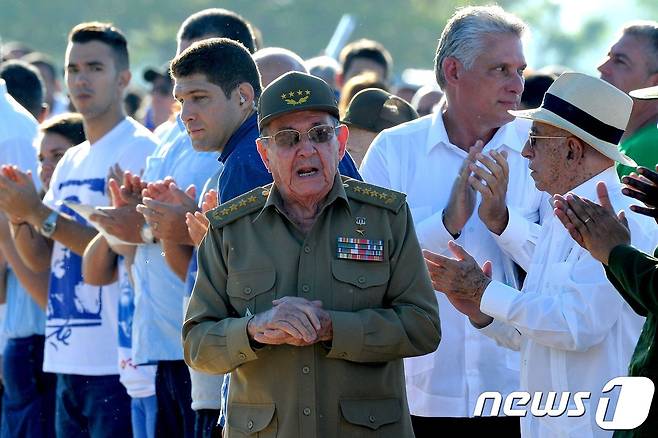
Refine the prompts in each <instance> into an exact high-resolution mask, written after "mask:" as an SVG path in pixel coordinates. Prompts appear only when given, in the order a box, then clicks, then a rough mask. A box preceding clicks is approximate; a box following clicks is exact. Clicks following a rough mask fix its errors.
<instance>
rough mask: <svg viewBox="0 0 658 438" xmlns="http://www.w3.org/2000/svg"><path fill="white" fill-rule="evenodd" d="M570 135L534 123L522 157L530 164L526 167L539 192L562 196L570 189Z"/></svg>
mask: <svg viewBox="0 0 658 438" xmlns="http://www.w3.org/2000/svg"><path fill="white" fill-rule="evenodd" d="M569 137H571V134H570V133H569V132H567V131H565V130H563V129H560V128H556V127H554V126H551V125H548V124H546V123H539V122H534V123H533V124H532V129H531V130H530V138H529V139H528V141H527V142H526V144H525V146H524V147H523V150H522V151H521V155H523V156H524V157H525V158H527V159H528V160H530V165H529V166H528V167H529V168H530V170H531V171H532V173H531V174H530V175H531V176H532V179H534V180H535V186H536V187H537V189H538V190H541V191H543V192H547V193H549V194H551V195H554V194H560V195H563V194H565V193H566V192H567V191H569V190H571V189H573V187H571V185H570V181H571V179H572V175H571V174H570V172H571V169H570V167H569V166H568V164H569V160H568V158H569V147H568V145H567V140H568V139H569Z"/></svg>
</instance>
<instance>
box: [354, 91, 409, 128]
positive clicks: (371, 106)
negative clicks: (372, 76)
mask: <svg viewBox="0 0 658 438" xmlns="http://www.w3.org/2000/svg"><path fill="white" fill-rule="evenodd" d="M417 118H418V113H417V112H416V110H415V109H413V107H412V106H411V105H409V104H408V103H407V102H405V101H404V100H403V99H401V98H399V97H398V96H395V95H393V94H391V93H388V92H386V91H384V90H381V89H379V88H366V89H365V90H361V91H359V92H358V93H356V94H355V95H354V97H353V98H352V100H351V101H350V104H349V105H348V106H347V111H346V112H345V117H344V118H343V120H342V121H343V122H344V123H345V124H347V125H348V126H352V125H353V126H355V127H357V128H361V129H365V130H367V131H372V132H380V131H382V130H384V129H387V128H392V127H393V126H396V125H399V124H400V123H405V122H409V121H411V120H414V119H417Z"/></svg>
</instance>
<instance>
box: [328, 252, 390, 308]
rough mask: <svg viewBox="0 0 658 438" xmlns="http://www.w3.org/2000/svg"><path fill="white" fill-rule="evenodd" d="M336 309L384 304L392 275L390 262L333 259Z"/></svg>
mask: <svg viewBox="0 0 658 438" xmlns="http://www.w3.org/2000/svg"><path fill="white" fill-rule="evenodd" d="M331 273H332V275H333V277H334V288H333V289H334V290H333V292H334V305H335V306H336V307H335V310H360V309H365V308H372V307H382V303H383V301H384V295H385V294H386V289H387V288H388V281H389V278H390V275H391V273H390V265H389V263H388V262H365V261H358V260H332V263H331Z"/></svg>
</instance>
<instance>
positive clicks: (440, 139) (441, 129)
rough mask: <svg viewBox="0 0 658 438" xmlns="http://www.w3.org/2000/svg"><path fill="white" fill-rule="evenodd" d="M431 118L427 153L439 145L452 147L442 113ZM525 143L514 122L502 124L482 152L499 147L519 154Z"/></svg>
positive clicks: (437, 113)
mask: <svg viewBox="0 0 658 438" xmlns="http://www.w3.org/2000/svg"><path fill="white" fill-rule="evenodd" d="M431 118H432V122H431V125H430V129H429V133H428V135H427V143H426V145H425V148H426V151H427V153H429V152H430V151H431V150H432V149H434V147H436V146H438V145H439V144H441V143H443V144H444V145H452V146H454V145H453V144H452V143H451V142H450V139H449V138H448V131H446V127H445V123H444V122H443V112H442V111H437V112H435V113H433V114H432V116H431ZM525 141H526V139H525V138H522V136H521V135H520V133H519V130H518V129H516V126H515V123H514V121H512V122H509V123H506V124H504V125H503V126H501V127H500V128H498V130H496V133H495V134H494V136H493V137H492V138H491V140H489V143H487V144H486V145H485V146H484V151H488V150H490V149H497V148H499V147H501V146H507V147H508V148H510V149H513V150H515V151H517V152H519V153H520V152H521V149H523V145H524V144H525ZM454 147H456V146H454ZM460 150H461V149H460ZM464 153H466V152H464Z"/></svg>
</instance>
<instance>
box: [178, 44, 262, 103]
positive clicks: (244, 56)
mask: <svg viewBox="0 0 658 438" xmlns="http://www.w3.org/2000/svg"><path fill="white" fill-rule="evenodd" d="M170 70H171V76H172V77H173V78H174V79H176V78H181V77H185V76H191V75H193V74H203V75H205V76H206V78H207V79H208V81H209V82H211V83H213V84H215V85H217V86H219V87H221V89H222V90H223V91H224V94H225V95H226V98H227V99H229V98H230V97H231V93H232V92H233V91H234V90H235V89H236V88H237V86H238V85H239V84H241V83H243V82H247V83H249V84H250V85H251V86H252V87H253V89H254V100H255V101H257V100H258V97H260V93H261V87H260V75H259V74H258V68H257V67H256V63H255V62H254V60H253V58H252V57H251V54H250V53H249V52H247V49H245V48H244V46H243V45H242V44H240V43H238V42H236V41H234V40H231V39H228V38H211V39H208V40H203V41H199V42H196V43H194V44H192V45H191V46H190V47H188V48H187V49H185V51H183V53H181V54H179V55H178V56H176V58H174V60H173V61H171V67H170Z"/></svg>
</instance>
